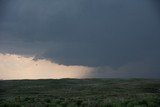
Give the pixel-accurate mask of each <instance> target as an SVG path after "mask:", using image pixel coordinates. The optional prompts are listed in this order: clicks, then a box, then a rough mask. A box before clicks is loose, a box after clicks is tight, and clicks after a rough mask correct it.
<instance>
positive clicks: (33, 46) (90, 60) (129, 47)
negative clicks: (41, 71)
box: [0, 0, 160, 68]
mask: <svg viewBox="0 0 160 107" xmlns="http://www.w3.org/2000/svg"><path fill="white" fill-rule="evenodd" d="M0 3H1V5H0V6H1V7H0V15H1V16H0V17H1V18H0V52H1V53H16V54H27V55H35V59H39V58H45V59H50V60H52V61H55V62H57V63H60V64H65V65H86V66H111V67H115V68H117V67H120V66H123V65H126V64H128V63H134V64H136V63H144V64H146V65H155V66H156V67H157V66H159V65H158V64H159V63H160V56H159V55H160V49H159V46H160V42H159V40H160V17H159V12H160V10H159V7H158V6H160V2H159V1H153V0H99V1H97V0H67V1H66V0H45V1H43V0H27V1H26V0H14V1H7V2H6V1H5V2H4V0H1V2H0Z"/></svg>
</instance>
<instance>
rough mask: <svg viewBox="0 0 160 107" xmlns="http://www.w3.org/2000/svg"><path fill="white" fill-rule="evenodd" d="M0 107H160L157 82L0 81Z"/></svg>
mask: <svg viewBox="0 0 160 107" xmlns="http://www.w3.org/2000/svg"><path fill="white" fill-rule="evenodd" d="M0 107H160V80H153V79H53V80H52V79H48V80H10V81H9V80H8V81H3V80H2V81H0Z"/></svg>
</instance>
